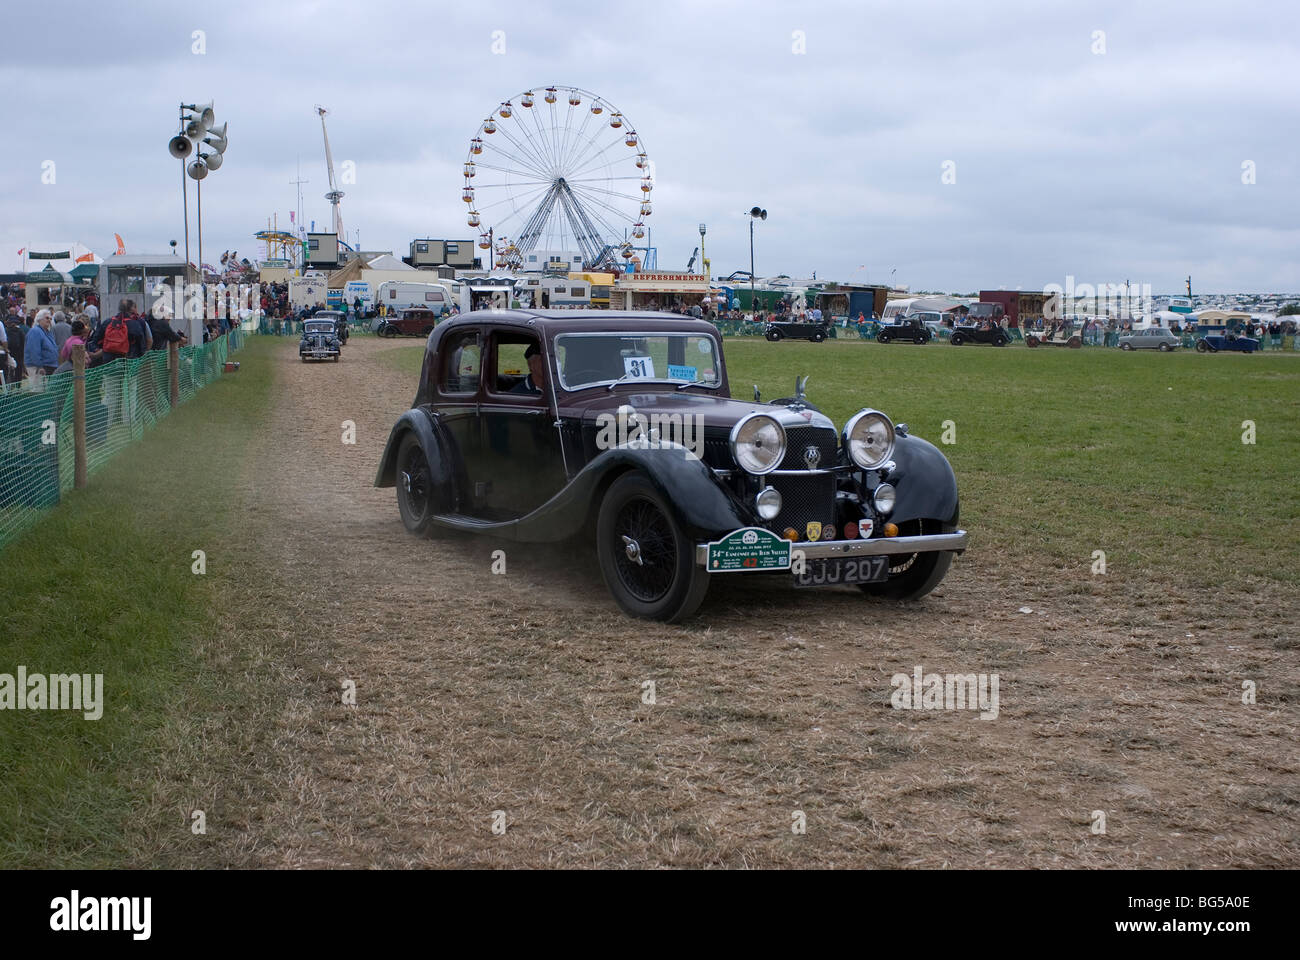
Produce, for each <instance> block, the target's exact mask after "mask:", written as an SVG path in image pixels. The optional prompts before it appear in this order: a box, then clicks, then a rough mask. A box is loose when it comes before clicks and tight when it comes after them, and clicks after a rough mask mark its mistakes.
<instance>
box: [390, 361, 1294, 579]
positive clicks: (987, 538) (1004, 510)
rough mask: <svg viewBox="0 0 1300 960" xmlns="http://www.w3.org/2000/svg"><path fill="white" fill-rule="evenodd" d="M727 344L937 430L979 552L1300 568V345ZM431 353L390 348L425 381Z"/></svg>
mask: <svg viewBox="0 0 1300 960" xmlns="http://www.w3.org/2000/svg"><path fill="white" fill-rule="evenodd" d="M725 349H726V357H727V369H728V376H729V378H730V381H731V392H732V395H733V396H735V397H739V398H742V399H744V398H748V397H750V396H751V393H752V384H755V383H757V384H758V386H759V388H760V389H761V390H762V395H763V397H764V398H766V399H774V398H776V397H784V396H790V395H791V394H792V393H793V392H794V379H795V376H796V375H797V374H808V375H810V376H811V378H812V379H811V381H810V382H809V386H808V396H809V398H810V399H811V400H812V401H813V403H815V404H817V405H818V406H819V407H820V408H821V409H822V410H823V411H824V412H825V413H826V414H827V415H829V416H830V417H831V418H832V419H833V420H834V421H835V423H836V424H837V425H840V426H842V425H843V424H844V421H845V420H846V419H847V418H848V417H849V416H851V415H852V414H853V413H854V412H856V411H857V410H859V409H860V408H862V407H864V406H870V407H875V408H877V409H880V410H883V411H884V412H885V413H887V414H888V415H889V416H890V417H892V418H893V419H894V420H895V421H896V422H906V423H907V424H908V425H909V426H910V428H911V432H912V433H913V434H914V435H916V436H921V437H925V438H926V439H927V440H930V441H931V442H932V443H935V444H936V445H937V446H939V447H940V449H942V450H943V452H944V453H945V454H946V455H947V457H948V459H949V460H950V461H951V462H952V465H953V468H954V469H955V470H956V472H957V481H958V487H959V490H960V491H961V496H962V525H963V526H964V527H966V529H967V530H969V531H970V532H971V534H972V538H973V539H972V544H973V546H972V549H973V550H979V551H981V552H986V551H993V552H996V553H998V554H1000V555H1002V556H1004V557H1006V558H1008V559H1010V560H1012V561H1014V562H1016V563H1019V564H1023V565H1025V567H1026V568H1027V572H1030V573H1033V574H1034V575H1044V576H1046V575H1050V574H1051V572H1052V571H1053V570H1054V569H1057V568H1061V567H1072V566H1077V565H1088V566H1090V565H1091V559H1092V552H1093V551H1094V550H1103V551H1105V553H1106V561H1107V567H1108V570H1109V572H1110V573H1111V574H1112V575H1117V576H1122V577H1125V578H1135V577H1136V578H1155V579H1164V580H1170V579H1177V580H1181V581H1183V582H1187V583H1197V582H1202V583H1206V584H1225V585H1236V586H1241V585H1242V584H1244V583H1245V582H1246V580H1247V579H1248V578H1249V576H1250V575H1252V574H1258V575H1262V576H1265V577H1268V578H1271V579H1275V580H1279V581H1283V582H1286V583H1296V582H1297V580H1298V579H1300V549H1298V548H1297V546H1296V544H1297V543H1298V542H1300V484H1298V483H1297V478H1296V467H1297V465H1298V464H1300V356H1295V355H1291V354H1280V355H1276V354H1255V355H1252V356H1246V355H1239V356H1238V355H1228V354H1221V355H1215V356H1202V355H1199V354H1196V353H1193V352H1191V351H1186V352H1184V351H1179V352H1177V353H1173V354H1154V353H1132V354H1128V353H1122V352H1121V351H1118V350H1106V349H1095V348H1094V349H1083V350H1061V349H1056V348H1041V349H1038V350H1034V351H1032V352H1031V351H1030V350H1029V349H1028V348H1026V347H1024V346H1023V345H1020V344H1017V345H1014V346H1011V347H1006V348H1002V349H996V348H993V347H984V346H971V347H953V346H951V345H950V344H947V343H940V342H935V343H932V344H928V345H926V346H923V347H915V346H912V345H910V344H888V345H881V344H877V343H872V342H866V341H853V340H850V341H835V340H831V341H827V342H825V343H821V344H812V343H804V342H790V341H787V342H782V343H775V344H774V343H768V342H767V341H765V340H759V339H751V338H729V339H728V340H727V342H726V347H725ZM422 350H423V347H422V345H419V346H411V347H408V348H405V349H400V348H399V349H396V350H394V351H393V352H392V353H390V354H387V355H386V356H385V362H386V363H387V364H388V365H390V366H391V367H392V368H393V369H394V370H395V371H397V372H399V373H401V374H403V375H407V376H411V377H412V378H414V377H415V376H417V375H418V373H419V370H420V362H421V358H422ZM412 383H414V380H412ZM947 420H951V421H953V425H954V426H955V440H956V442H955V443H952V444H945V443H943V442H942V440H943V433H944V429H943V425H944V421H947ZM1245 420H1253V421H1254V423H1255V432H1256V438H1255V441H1256V442H1255V443H1254V444H1253V445H1247V444H1243V443H1242V433H1243V427H1242V422H1243V421H1245Z"/></svg>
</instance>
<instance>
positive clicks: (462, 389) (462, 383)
mask: <svg viewBox="0 0 1300 960" xmlns="http://www.w3.org/2000/svg"><path fill="white" fill-rule="evenodd" d="M482 352H483V348H482V345H481V343H480V342H479V335H478V331H475V330H471V331H468V332H466V333H462V334H459V335H457V336H456V337H455V338H454V339H453V340H452V341H451V343H449V344H448V345H447V348H446V349H445V350H444V351H443V361H442V363H443V366H442V378H441V386H442V392H443V393H477V392H478V375H479V370H480V369H481V366H482V365H481V363H480V361H481V359H482V356H481V355H482Z"/></svg>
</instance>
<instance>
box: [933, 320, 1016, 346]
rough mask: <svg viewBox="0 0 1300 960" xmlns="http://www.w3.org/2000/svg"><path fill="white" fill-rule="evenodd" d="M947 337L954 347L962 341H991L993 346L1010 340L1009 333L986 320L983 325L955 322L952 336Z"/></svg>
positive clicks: (1001, 344) (1002, 344)
mask: <svg viewBox="0 0 1300 960" xmlns="http://www.w3.org/2000/svg"><path fill="white" fill-rule="evenodd" d="M948 339H949V341H950V342H951V343H952V345H953V346H954V347H960V346H961V345H962V344H964V343H991V344H992V345H993V346H995V347H1005V346H1006V345H1007V344H1009V343H1010V342H1011V334H1009V333H1007V331H1006V330H1004V329H1003V328H1002V327H1001V326H999V325H998V324H996V323H988V322H987V321H986V322H985V324H984V325H983V326H980V325H979V324H968V325H963V324H957V325H956V326H955V327H953V328H952V336H951V337H949V338H948Z"/></svg>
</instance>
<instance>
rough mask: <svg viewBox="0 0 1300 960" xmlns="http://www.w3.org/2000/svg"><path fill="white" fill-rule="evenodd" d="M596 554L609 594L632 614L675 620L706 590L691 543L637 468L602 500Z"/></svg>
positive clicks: (699, 600)
mask: <svg viewBox="0 0 1300 960" xmlns="http://www.w3.org/2000/svg"><path fill="white" fill-rule="evenodd" d="M596 554H597V557H598V559H599V560H600V572H601V575H602V576H603V577H604V578H605V585H606V586H607V587H608V588H609V592H610V593H611V594H612V595H613V597H614V600H615V601H616V602H617V603H618V605H619V606H620V607H622V608H623V610H624V611H625V612H626V613H628V614H631V615H632V616H634V617H643V618H645V619H648V620H662V621H664V622H665V623H676V622H677V621H679V620H684V619H686V618H687V617H689V616H690V615H691V614H693V613H694V612H695V611H696V610H697V609H699V606H700V604H701V603H702V602H703V600H704V594H705V593H706V592H707V591H708V589H709V574H708V572H707V571H705V570H704V568H703V567H700V566H699V565H697V564H696V563H695V544H694V542H693V541H692V540H691V538H690V537H688V536H687V535H686V532H685V531H684V530H682V528H681V525H680V524H679V523H678V522H677V519H676V517H675V516H674V514H673V511H672V509H671V508H670V507H669V506H668V504H667V503H665V502H664V500H663V498H662V497H661V496H660V495H659V492H658V491H657V490H655V488H654V485H653V484H651V482H650V479H649V478H648V477H647V476H646V475H645V474H644V473H642V472H641V471H639V470H634V471H632V472H631V473H625V474H624V475H623V476H621V477H619V478H618V479H617V480H615V481H614V483H613V485H611V486H610V488H609V490H608V491H607V492H606V494H605V498H604V500H602V501H601V504H600V516H599V518H598V519H597V523H596Z"/></svg>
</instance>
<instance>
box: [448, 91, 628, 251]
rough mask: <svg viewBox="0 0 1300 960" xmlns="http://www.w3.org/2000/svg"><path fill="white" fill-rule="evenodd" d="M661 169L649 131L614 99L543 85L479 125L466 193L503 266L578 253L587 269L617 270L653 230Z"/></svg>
mask: <svg viewBox="0 0 1300 960" xmlns="http://www.w3.org/2000/svg"><path fill="white" fill-rule="evenodd" d="M651 169H652V167H651V165H650V158H649V157H648V156H647V155H646V151H645V145H644V144H643V143H642V141H641V136H640V134H638V133H637V132H636V128H635V127H634V126H633V124H632V123H631V121H630V120H628V118H627V117H626V116H624V115H623V113H622V112H621V111H619V110H617V109H616V108H615V107H614V106H613V105H612V104H611V103H610V102H609V101H608V100H606V99H604V98H603V97H599V96H597V95H596V94H594V93H590V92H588V91H586V90H580V89H579V88H577V87H562V86H554V87H542V88H536V89H534V90H526V91H524V92H523V93H521V94H518V95H517V96H514V97H512V98H510V99H509V100H505V101H503V102H502V103H501V104H500V105H499V106H498V107H497V108H496V109H495V110H493V111H492V113H491V114H490V115H489V116H488V118H487V119H486V120H484V121H483V122H482V123H481V124H480V125H479V128H478V131H477V133H475V135H474V139H473V140H471V141H470V145H469V154H468V155H467V156H466V158H465V187H464V190H463V191H462V193H461V199H462V200H464V201H465V203H466V204H468V205H469V225H470V226H471V227H476V228H478V229H479V230H480V231H481V235H480V237H479V247H480V248H482V249H484V250H488V249H490V248H491V247H493V245H494V243H493V241H494V240H495V246H496V249H495V250H493V251H492V258H493V262H494V263H495V265H496V266H497V267H505V268H510V269H516V268H519V267H521V266H523V265H524V264H525V263H528V262H529V261H528V255H529V254H530V253H532V252H533V251H548V252H549V251H568V252H574V253H580V254H581V256H582V263H583V267H584V268H585V269H588V270H593V269H599V268H602V267H605V268H607V267H612V266H614V265H616V264H617V263H618V262H619V258H620V257H622V258H623V259H630V258H631V257H632V255H633V246H632V244H633V242H634V241H636V240H640V239H641V238H643V237H644V236H645V235H646V226H645V220H646V218H647V217H649V216H650V209H651V207H650V192H651V191H652V190H653V189H654V183H653V181H652V178H651ZM489 228H490V231H491V232H489ZM530 265H531V264H530Z"/></svg>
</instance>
